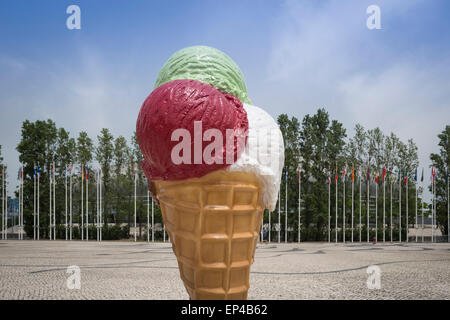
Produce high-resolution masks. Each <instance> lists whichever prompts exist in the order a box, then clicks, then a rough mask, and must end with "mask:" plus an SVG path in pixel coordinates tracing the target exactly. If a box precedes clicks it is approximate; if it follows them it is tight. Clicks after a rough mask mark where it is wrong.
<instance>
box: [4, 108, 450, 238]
mask: <svg viewBox="0 0 450 320" xmlns="http://www.w3.org/2000/svg"><path fill="white" fill-rule="evenodd" d="M278 124H279V126H280V129H281V131H282V133H283V138H284V141H285V148H286V153H285V170H286V171H287V172H288V185H287V194H288V210H287V211H288V225H289V230H290V231H292V232H289V233H288V237H289V240H291V241H296V240H297V234H298V232H297V231H298V227H297V226H298V179H297V172H298V169H299V168H300V167H301V180H302V184H301V199H302V201H301V222H302V230H301V231H302V232H301V234H302V240H326V239H327V237H328V174H329V172H330V171H331V180H332V182H331V185H330V203H331V216H332V218H331V228H335V227H336V226H335V216H334V215H335V212H336V187H337V188H338V195H337V208H338V215H339V217H338V229H340V228H342V225H343V223H345V224H346V229H347V230H348V232H346V237H347V239H349V237H350V234H351V231H350V226H351V207H352V197H351V175H350V174H351V171H352V168H355V175H356V173H357V172H361V176H362V178H361V182H359V181H358V179H357V178H356V176H355V184H354V198H353V199H354V200H353V206H354V227H355V228H356V230H355V231H354V238H355V239H358V240H359V229H358V227H356V226H357V224H358V223H359V208H360V207H361V216H362V221H361V222H362V224H363V225H364V228H366V226H369V228H370V229H371V230H370V232H371V233H370V237H372V236H373V235H374V234H375V230H374V225H375V206H376V204H375V198H374V197H375V184H374V174H375V173H378V174H379V175H380V178H379V185H378V203H377V205H378V213H379V214H378V218H379V220H378V227H379V228H378V234H379V235H381V232H382V231H381V230H382V213H383V211H382V210H383V193H382V190H383V181H382V177H381V175H382V172H383V168H386V170H387V172H397V171H398V168H400V169H401V170H402V175H404V172H405V171H406V172H407V175H408V195H406V186H405V184H404V183H401V184H399V183H398V179H395V181H393V182H392V184H389V183H388V181H386V183H387V184H386V188H385V189H386V195H385V198H386V222H387V223H389V218H388V217H389V216H390V198H391V196H392V198H393V216H394V224H395V226H394V227H395V228H396V229H395V232H394V240H395V239H398V237H399V230H398V229H397V225H398V217H399V206H398V197H399V188H400V187H401V188H402V192H401V196H402V213H401V215H402V217H403V219H402V226H403V230H402V232H403V234H404V233H405V231H406V228H405V224H406V219H405V215H406V205H405V204H406V199H408V207H409V211H408V215H409V217H408V220H409V224H410V225H412V224H413V223H414V222H415V205H416V204H415V203H416V202H415V192H416V191H415V184H414V181H413V177H414V173H415V172H414V171H415V168H417V166H418V156H417V146H416V144H415V143H414V141H413V140H412V139H410V140H408V141H406V142H402V141H401V140H400V139H399V138H398V137H397V136H396V135H395V134H394V133H390V134H388V135H386V134H384V133H383V132H382V131H381V130H380V129H379V128H374V129H368V130H366V129H365V128H363V126H361V125H359V124H357V125H356V126H355V130H354V131H355V133H354V135H353V136H352V137H348V136H347V133H346V129H345V128H344V127H343V125H342V123H340V122H338V121H337V120H332V119H330V116H329V114H328V113H327V112H326V111H325V110H324V109H319V110H318V111H317V112H316V113H315V114H313V115H305V116H304V117H303V119H302V121H301V122H300V121H299V120H298V119H297V118H296V117H291V118H289V117H288V115H286V114H282V115H280V116H279V117H278ZM449 136H450V126H446V128H445V130H444V131H443V132H442V133H441V134H440V135H439V140H440V142H439V146H440V153H439V154H432V155H431V156H430V159H431V162H432V165H434V167H435V168H437V175H436V203H437V223H438V226H439V227H440V229H441V231H442V232H443V233H445V234H446V233H447V209H446V208H447V189H446V188H447V184H446V168H448V166H449V142H448V137H449ZM17 151H18V152H19V160H20V162H21V163H22V164H23V165H24V179H25V182H24V191H25V192H24V216H25V224H26V230H27V231H28V234H32V224H33V217H32V213H33V173H34V166H35V165H37V164H39V166H40V168H41V174H40V212H41V215H40V216H41V220H40V225H41V237H46V236H47V232H48V220H49V217H48V214H46V213H48V211H49V195H48V193H49V173H50V171H51V166H52V163H53V162H54V163H55V164H56V182H57V188H56V208H57V210H56V221H57V223H60V224H63V223H64V210H65V209H64V208H65V195H64V192H65V190H64V181H65V176H66V168H67V166H69V165H70V164H71V163H72V164H74V170H73V177H72V181H73V214H74V222H75V223H77V222H79V221H80V220H81V219H80V216H79V213H80V212H81V191H80V187H81V175H80V167H81V165H82V166H87V167H88V168H90V170H89V172H90V175H89V180H88V183H89V211H90V215H91V220H90V222H91V223H92V222H93V217H94V216H95V213H96V210H97V208H96V188H95V181H94V180H95V174H94V171H95V169H96V168H97V167H99V166H100V167H101V168H102V171H103V183H104V184H103V199H104V202H103V203H104V204H103V211H104V216H103V222H104V223H105V225H106V224H107V223H110V224H111V223H112V224H117V225H118V224H120V223H127V224H128V227H130V225H131V226H133V223H134V171H133V167H134V165H135V164H137V177H138V178H137V180H138V183H137V185H138V189H137V194H138V200H137V221H138V223H139V235H140V236H142V235H143V234H144V232H145V231H146V230H145V225H146V213H147V205H148V203H147V189H148V188H147V181H146V179H145V176H144V174H143V172H142V169H141V161H142V154H141V152H140V150H139V146H138V144H137V141H136V135H135V134H134V135H133V136H132V137H131V138H130V140H129V141H127V139H126V138H124V137H122V136H119V137H116V138H115V137H113V135H112V134H111V132H110V131H109V130H108V129H106V128H104V129H102V130H101V131H100V134H99V135H98V136H97V137H96V141H95V142H94V140H92V138H91V137H89V136H88V134H87V133H86V132H84V131H82V132H80V133H79V134H78V136H77V137H76V138H74V137H71V136H70V134H69V132H68V131H66V130H65V129H64V128H57V127H56V124H55V123H54V122H53V121H52V120H47V121H35V122H30V121H24V122H23V125H22V132H21V141H20V143H19V144H18V146H17ZM2 161H3V159H2V157H1V147H0V164H1V163H2ZM344 168H346V171H347V174H349V173H350V174H349V175H347V179H346V182H345V184H346V185H345V187H346V193H345V196H346V197H345V208H346V213H345V221H343V210H342V208H343V201H344V200H343V182H342V173H343V169H344ZM336 170H337V171H336ZM367 171H369V172H370V181H367V180H366V174H367ZM419 172H420V171H419ZM426 172H429V168H426ZM420 173H421V172H420ZM335 174H338V175H339V181H338V184H337V185H336V183H334V176H335ZM11 175H13V174H11V173H10V176H11ZM426 175H427V176H428V174H426ZM419 180H420V179H419ZM284 181H285V180H284V177H283V179H282V184H281V191H280V197H281V200H282V201H281V203H280V209H281V212H280V213H281V215H282V220H281V221H282V223H281V232H282V237H283V238H284V231H285V230H284V228H285V225H284V217H285V216H284V212H285V208H284V203H285V201H284V199H285V196H286V187H285V183H284ZM84 183H86V181H85V182H84ZM425 184H429V180H428V178H427V179H426V180H425ZM367 187H369V194H370V203H369V206H368V205H367ZM422 187H423V185H422V184H420V183H418V188H419V189H418V194H419V205H422V204H423V203H422V200H421V198H422V196H421V195H422V191H423V190H422ZM360 190H361V194H360ZM360 196H361V202H360V200H359V199H360ZM367 210H369V216H370V218H369V221H367V218H366V217H367ZM277 213H278V205H277V209H276V211H275V212H274V214H273V215H272V217H273V218H272V221H271V222H272V223H274V222H277V218H276V215H277ZM155 222H156V223H161V222H162V218H161V212H160V210H159V208H158V207H157V206H155ZM267 222H268V214H266V215H265V223H267ZM366 231H367V229H364V230H363V232H362V236H363V240H365V239H366V237H367V233H366ZM158 235H159V236H162V233H161V234H160V233H158ZM389 235H390V234H389ZM389 235H387V236H386V238H387V239H390V238H389ZM276 236H277V232H273V234H272V238H273V239H276ZM332 237H334V232H332ZM342 237H343V234H342V231H341V230H340V233H339V238H340V240H342ZM402 239H404V235H403V236H402Z"/></svg>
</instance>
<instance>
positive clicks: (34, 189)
mask: <svg viewBox="0 0 450 320" xmlns="http://www.w3.org/2000/svg"><path fill="white" fill-rule="evenodd" d="M33 240H36V164H34V165H33Z"/></svg>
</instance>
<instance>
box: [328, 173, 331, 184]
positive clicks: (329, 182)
mask: <svg viewBox="0 0 450 320" xmlns="http://www.w3.org/2000/svg"><path fill="white" fill-rule="evenodd" d="M328 184H331V170H330V169H328Z"/></svg>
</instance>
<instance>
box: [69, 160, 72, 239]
mask: <svg viewBox="0 0 450 320" xmlns="http://www.w3.org/2000/svg"><path fill="white" fill-rule="evenodd" d="M69 202H70V204H69V205H70V206H69V209H70V219H69V220H70V221H69V240H72V229H73V228H72V227H73V220H72V163H71V164H70V167H69Z"/></svg>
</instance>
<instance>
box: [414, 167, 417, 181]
mask: <svg viewBox="0 0 450 320" xmlns="http://www.w3.org/2000/svg"><path fill="white" fill-rule="evenodd" d="M414 181H415V182H417V168H416V171H415V173H414Z"/></svg>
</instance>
